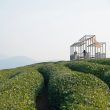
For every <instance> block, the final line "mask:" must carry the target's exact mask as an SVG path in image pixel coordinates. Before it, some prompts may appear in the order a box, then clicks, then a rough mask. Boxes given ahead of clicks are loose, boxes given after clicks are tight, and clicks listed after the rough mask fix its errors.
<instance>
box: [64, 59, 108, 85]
mask: <svg viewBox="0 0 110 110" xmlns="http://www.w3.org/2000/svg"><path fill="white" fill-rule="evenodd" d="M66 66H68V67H69V68H70V69H72V70H76V71H80V72H84V73H90V74H93V75H95V76H97V77H99V78H100V79H102V80H103V81H104V82H106V83H107V84H108V86H109V87H110V66H107V65H101V64H97V63H91V62H86V61H74V62H69V63H67V64H66Z"/></svg>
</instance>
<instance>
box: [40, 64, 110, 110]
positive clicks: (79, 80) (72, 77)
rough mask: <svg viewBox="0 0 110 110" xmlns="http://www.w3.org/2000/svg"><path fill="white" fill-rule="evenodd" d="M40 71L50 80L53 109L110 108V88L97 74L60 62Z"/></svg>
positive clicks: (50, 98) (91, 109) (87, 109)
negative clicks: (73, 69)
mask: <svg viewBox="0 0 110 110" xmlns="http://www.w3.org/2000/svg"><path fill="white" fill-rule="evenodd" d="M39 71H40V72H41V73H42V74H43V75H44V76H45V78H46V79H48V80H49V81H48V93H49V101H50V106H51V108H50V109H51V110H96V109H97V110H105V109H109V91H108V90H109V88H108V86H107V85H106V84H105V83H104V82H102V81H101V80H100V79H98V78H96V77H95V76H93V75H90V74H84V73H80V72H76V71H73V72H72V71H71V70H69V69H67V68H65V67H64V66H62V65H58V64H57V65H45V66H44V67H41V68H40V69H39ZM47 77H48V78H47Z"/></svg>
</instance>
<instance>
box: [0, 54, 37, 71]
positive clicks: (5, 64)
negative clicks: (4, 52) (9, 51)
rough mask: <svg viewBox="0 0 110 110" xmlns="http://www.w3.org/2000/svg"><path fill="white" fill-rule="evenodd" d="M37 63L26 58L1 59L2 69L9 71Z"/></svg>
mask: <svg viewBox="0 0 110 110" xmlns="http://www.w3.org/2000/svg"><path fill="white" fill-rule="evenodd" d="M33 63H37V61H36V60H34V59H31V58H28V57H26V56H14V57H9V58H6V57H5V58H0V69H8V68H14V67H19V66H25V65H29V64H33Z"/></svg>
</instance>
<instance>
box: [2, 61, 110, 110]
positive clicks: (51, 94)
mask: <svg viewBox="0 0 110 110" xmlns="http://www.w3.org/2000/svg"><path fill="white" fill-rule="evenodd" d="M109 88H110V59H97V60H79V61H59V62H44V63H38V64H32V65H28V66H24V67H18V68H14V69H5V70H1V71H0V110H110V89H109Z"/></svg>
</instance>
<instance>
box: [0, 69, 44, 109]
mask: <svg viewBox="0 0 110 110" xmlns="http://www.w3.org/2000/svg"><path fill="white" fill-rule="evenodd" d="M42 87H43V77H42V76H41V74H40V73H38V72H37V71H35V70H33V69H31V68H25V69H24V70H23V71H22V73H21V74H18V75H16V76H15V77H13V78H11V79H9V80H6V81H4V82H3V83H0V110H36V102H35V98H36V96H37V95H38V92H39V91H40V90H41V88H42Z"/></svg>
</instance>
